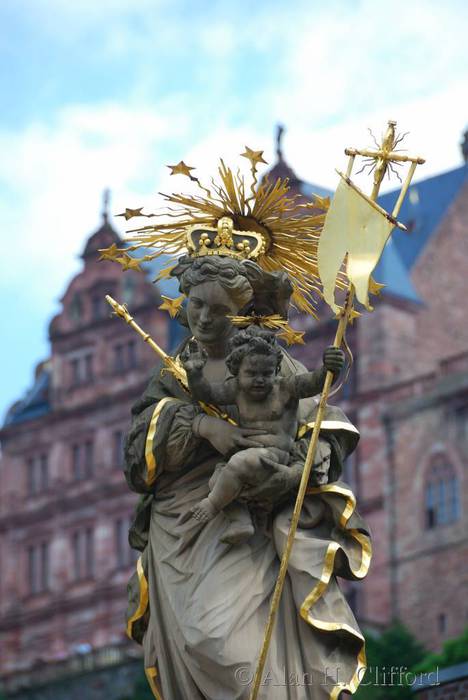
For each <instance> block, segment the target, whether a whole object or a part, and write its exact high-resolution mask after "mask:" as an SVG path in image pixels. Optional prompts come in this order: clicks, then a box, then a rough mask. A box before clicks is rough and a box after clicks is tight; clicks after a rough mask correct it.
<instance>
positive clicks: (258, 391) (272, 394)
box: [181, 326, 344, 544]
mask: <svg viewBox="0 0 468 700" xmlns="http://www.w3.org/2000/svg"><path fill="white" fill-rule="evenodd" d="M228 349H229V351H230V353H229V355H228V356H227V358H226V366H227V369H228V370H229V372H230V373H231V374H232V377H231V378H228V379H227V380H225V381H224V382H218V383H210V382H209V381H208V380H207V379H206V378H205V377H204V376H203V368H204V366H205V364H206V360H207V353H206V351H204V350H203V349H202V348H201V347H199V346H198V344H197V343H196V341H190V342H189V343H188V345H187V348H186V351H185V352H184V354H183V355H182V356H181V360H182V364H183V366H184V369H185V370H186V372H187V376H188V382H189V388H190V392H191V394H192V396H193V397H194V398H195V399H197V400H198V401H204V402H206V403H211V404H215V405H221V406H230V405H236V406H237V409H238V413H239V425H240V426H241V427H243V428H252V429H255V430H258V431H259V434H258V435H256V436H255V440H256V441H257V442H258V443H260V444H261V445H262V447H250V448H247V449H244V450H240V451H236V452H234V454H232V455H231V456H229V459H228V461H227V462H223V463H220V464H218V465H217V467H216V469H215V471H214V473H213V476H212V477H211V479H210V481H209V484H208V485H209V487H210V493H209V494H208V496H207V497H206V498H204V499H203V500H202V501H201V502H200V503H199V504H197V505H195V506H194V507H193V508H192V509H191V512H190V515H192V517H194V518H196V519H197V520H200V521H202V522H206V521H208V520H211V519H212V518H214V517H215V516H216V514H217V513H218V512H219V511H220V510H224V511H225V513H226V514H228V518H229V520H230V522H231V525H230V527H229V528H228V530H227V531H226V533H225V534H224V535H223V537H222V538H221V541H222V542H227V543H229V544H238V543H240V542H243V541H245V540H247V539H249V537H251V536H252V535H253V534H254V532H255V529H254V525H253V523H252V519H251V517H250V513H249V510H248V507H247V506H246V505H240V504H237V505H235V504H234V503H233V501H234V500H235V499H237V498H238V497H239V496H240V495H241V492H242V489H243V487H244V486H247V487H248V486H257V485H258V484H260V483H261V482H262V481H265V480H266V478H267V477H268V476H269V475H270V473H271V469H270V470H269V469H268V466H269V465H271V463H272V462H274V463H278V464H284V465H287V464H289V463H290V462H292V463H294V461H295V455H294V454H291V450H292V448H293V445H294V439H295V437H296V435H297V428H298V415H297V413H298V408H299V400H300V399H304V398H307V397H310V396H315V395H317V394H319V393H320V391H321V390H322V388H323V384H324V381H325V376H326V373H327V370H330V371H332V372H333V374H334V377H335V378H336V377H337V376H338V374H339V372H340V370H341V369H342V367H343V364H344V354H343V352H342V351H341V350H340V349H339V348H335V347H329V348H327V350H325V353H324V356H323V366H322V367H321V368H320V369H318V370H316V371H315V372H304V373H303V374H296V375H291V376H289V377H283V376H281V375H280V374H279V371H280V368H281V363H282V359H283V354H282V352H281V349H280V347H279V345H278V344H277V342H276V337H275V334H274V333H272V332H269V331H265V330H260V329H259V328H258V327H256V326H251V327H250V328H248V329H247V330H245V331H241V332H239V333H238V334H237V335H235V336H234V337H233V338H232V339H231V341H230V343H229V346H228ZM203 420H204V416H203V415H200V416H198V417H197V420H196V422H195V425H194V431H195V432H197V431H198V428H199V423H200V422H201V421H203ZM325 463H326V464H328V465H329V457H328V455H327V457H326V459H325ZM323 476H325V474H324V475H323ZM228 506H230V508H229V510H228ZM185 519H186V517H185V518H183V520H185Z"/></svg>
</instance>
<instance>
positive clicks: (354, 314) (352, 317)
mask: <svg viewBox="0 0 468 700" xmlns="http://www.w3.org/2000/svg"><path fill="white" fill-rule="evenodd" d="M359 316H362V314H361V313H359V311H356V309H355V308H354V307H353V308H352V309H351V311H350V312H349V315H348V323H349V324H350V325H351V326H352V325H353V323H354V321H355V320H356V319H357V318H359Z"/></svg>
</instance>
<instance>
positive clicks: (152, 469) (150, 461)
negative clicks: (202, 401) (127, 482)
mask: <svg viewBox="0 0 468 700" xmlns="http://www.w3.org/2000/svg"><path fill="white" fill-rule="evenodd" d="M169 401H178V399H174V398H172V396H167V397H166V398H164V399H161V401H158V403H157V404H156V408H155V409H154V411H153V415H152V416H151V422H150V424H149V428H148V433H147V435H146V443H145V460H146V470H147V477H146V483H147V485H148V486H151V485H152V484H154V482H155V480H156V467H157V465H156V457H155V456H154V451H153V443H154V438H155V435H156V427H157V423H158V419H159V416H160V415H161V411H162V409H163V408H164V406H165V405H166V404H167V403H169Z"/></svg>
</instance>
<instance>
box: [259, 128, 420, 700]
mask: <svg viewBox="0 0 468 700" xmlns="http://www.w3.org/2000/svg"><path fill="white" fill-rule="evenodd" d="M395 126H396V122H394V121H389V122H388V127H387V131H386V133H385V135H384V136H383V138H382V143H381V145H380V147H379V148H378V150H377V151H372V150H365V151H359V150H357V149H346V150H345V153H346V154H347V155H348V156H349V161H348V167H347V171H346V175H344V176H343V175H341V173H340V175H341V177H342V182H341V183H340V185H342V184H343V182H345V183H346V186H347V187H348V190H351V189H352V190H353V191H354V193H355V194H354V195H353V196H358V197H361V198H362V199H363V201H367V202H368V204H369V205H370V208H371V209H373V210H374V216H375V215H376V214H377V212H376V209H380V207H378V205H377V204H375V202H376V199H377V196H378V193H379V190H380V185H381V183H382V180H383V178H384V176H385V173H386V172H387V169H388V168H389V167H390V168H391V167H392V163H395V162H401V161H404V162H406V161H410V162H411V166H410V170H409V173H408V176H407V178H406V180H405V183H404V185H403V187H402V190H401V192H400V196H399V197H398V200H397V202H396V204H395V207H394V209H393V212H392V214H391V215H388V214H387V213H386V212H384V211H383V210H381V211H380V212H379V214H383V215H384V216H385V217H386V219H387V223H386V230H384V231H383V232H381V231H379V234H381V242H382V245H381V249H380V252H378V254H377V255H376V254H375V250H374V251H371V253H374V255H373V257H374V258H375V260H373V264H372V265H371V264H369V260H367V259H365V258H366V256H365V255H364V256H362V259H361V261H360V262H361V263H362V262H363V261H364V263H365V264H364V267H365V269H366V272H367V279H366V289H365V294H364V295H363V294H362V282H363V279H362V277H363V273H362V271H361V273H360V275H359V274H356V279H354V277H352V276H351V274H350V265H351V261H350V257H349V256H348V259H347V272H348V277H349V280H350V283H349V286H348V290H347V294H346V300H345V303H344V306H343V307H342V308H341V309H339V310H338V318H339V321H338V327H337V330H336V335H335V340H334V343H333V345H334V346H335V347H337V348H340V347H341V345H342V343H343V339H344V335H345V331H346V327H347V325H348V323H349V322H350V321H351V320H352V318H353V316H354V315H356V313H355V312H354V298H355V295H356V284H357V283H358V281H359V283H360V284H359V294H358V299H359V301H361V302H362V303H363V304H364V305H365V306H366V307H367V308H368V309H369V310H370V307H369V304H368V298H367V296H368V295H367V293H368V289H369V278H370V273H371V272H372V270H373V268H374V267H375V265H376V264H377V262H378V259H379V258H380V255H381V253H382V250H383V248H384V245H385V243H386V240H387V239H388V236H389V235H390V232H391V230H392V228H393V226H395V225H398V226H399V227H400V228H405V227H404V226H402V225H401V224H398V222H397V221H396V217H397V216H398V213H399V211H400V208H401V205H402V203H403V200H404V197H405V194H406V192H407V191H408V188H409V186H410V184H411V180H412V177H413V175H414V172H415V169H416V166H417V165H418V164H420V163H424V160H423V159H422V158H413V157H410V156H404V157H402V156H401V155H400V154H399V153H397V152H396V151H395V150H394V149H395V146H396V145H397V143H398V142H399V140H401V138H398V137H395ZM356 156H365V157H366V158H367V159H368V162H369V163H370V164H371V165H372V170H374V177H373V188H372V193H371V195H370V197H367V196H366V195H364V193H362V192H360V190H358V189H357V188H356V187H355V186H354V185H352V183H351V182H350V180H349V178H350V175H351V172H352V168H353V164H354V160H355V157H356ZM358 193H359V194H358ZM348 194H349V192H348ZM330 209H331V208H330ZM329 213H330V212H329ZM379 214H377V215H379ZM327 219H328V217H327ZM326 226H327V220H326V221H325V227H324V231H323V232H322V236H323V235H324V232H325V228H326ZM363 232H364V231H363ZM339 233H341V232H340V231H339ZM356 233H357V234H358V235H359V233H361V231H357V232H356ZM321 240H322V239H321ZM359 245H360V247H361V251H360V252H361V254H362V245H363V241H362V240H361V241H360V242H359ZM343 253H349V251H346V250H344V248H343V247H342V248H341V250H340V249H338V253H337V255H338V257H337V256H336V255H335V260H334V261H333V264H332V265H331V272H330V270H326V272H327V273H328V277H329V278H330V279H329V282H332V285H331V287H330V286H329V288H331V289H332V290H334V287H335V278H336V274H337V272H338V269H339V267H340V266H341V263H342V261H343V257H344V255H343ZM340 255H341V258H340V257H339V256H340ZM367 257H369V256H367ZM336 263H338V264H336ZM357 267H358V268H359V265H358V266H357ZM361 267H363V266H362V265H361ZM320 268H321V265H320V244H319V273H320V276H321V278H322V281H323V277H322V272H321V270H320ZM364 277H365V275H364ZM358 278H359V279H358ZM355 282H356V284H355ZM324 291H325V284H324ZM332 295H333V301H331V300H330V298H329V296H328V297H327V294H324V296H325V299H326V300H327V301H328V303H330V305H331V306H332V308H334V310H337V308H338V307H336V305H335V304H334V292H332ZM332 381H333V373H332V372H327V374H326V377H325V382H324V386H323V389H322V394H321V396H320V401H319V405H318V409H317V415H316V418H315V423H314V428H313V431H312V437H311V439H310V442H309V447H308V450H307V456H306V459H305V462H304V469H303V472H302V477H301V482H300V484H299V489H298V493H297V497H296V502H295V504H294V510H293V514H292V517H291V524H290V527H289V532H288V537H287V540H286V546H285V549H284V552H283V556H282V558H281V564H280V569H279V573H278V578H277V580H276V585H275V588H274V591H273V595H272V599H271V604H270V611H269V614H268V620H267V624H266V627H265V633H264V638H263V643H262V648H261V650H260V655H259V658H258V662H257V668H256V671H255V676H254V679H253V685H252V691H251V694H250V700H256V699H257V696H258V692H259V689H260V684H261V681H262V675H263V670H264V668H265V663H266V659H267V654H268V649H269V645H270V641H271V636H272V633H273V628H274V624H275V619H276V614H277V611H278V607H279V603H280V600H281V594H282V592H283V587H284V582H285V578H286V573H287V570H288V563H289V558H290V556H291V550H292V547H293V544H294V538H295V535H296V531H297V526H298V522H299V517H300V514H301V510H302V506H303V503H304V498H305V495H306V491H307V488H308V485H309V479H310V474H311V471H312V465H313V462H314V458H315V453H316V450H317V445H318V440H319V433H320V428H321V424H322V420H323V418H324V415H325V410H326V404H327V399H328V396H329V393H330V389H331V385H332Z"/></svg>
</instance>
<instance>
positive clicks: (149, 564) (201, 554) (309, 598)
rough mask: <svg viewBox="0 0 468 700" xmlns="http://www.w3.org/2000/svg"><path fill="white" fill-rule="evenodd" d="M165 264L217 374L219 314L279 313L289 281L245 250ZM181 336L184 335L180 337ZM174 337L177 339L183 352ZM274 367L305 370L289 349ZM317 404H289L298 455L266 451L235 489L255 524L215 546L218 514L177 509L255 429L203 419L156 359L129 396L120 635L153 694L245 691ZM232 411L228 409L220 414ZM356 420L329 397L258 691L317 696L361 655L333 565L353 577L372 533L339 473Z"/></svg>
mask: <svg viewBox="0 0 468 700" xmlns="http://www.w3.org/2000/svg"><path fill="white" fill-rule="evenodd" d="M172 274H173V275H175V276H176V277H177V278H178V280H179V284H180V289H181V291H182V292H183V293H184V294H186V295H187V307H186V323H187V325H188V327H189V329H190V332H191V334H192V336H194V337H195V339H196V340H197V341H198V343H199V344H200V345H201V346H202V348H203V349H204V350H205V352H206V353H207V362H206V365H205V368H204V372H205V375H206V377H207V379H208V380H209V381H217V382H219V381H222V380H223V378H224V377H225V376H226V371H227V370H226V365H225V358H226V354H227V344H228V341H229V339H230V337H231V336H232V334H233V333H235V332H236V328H235V327H234V326H233V324H232V323H231V321H230V319H229V318H228V317H229V316H235V315H238V314H241V313H246V312H248V309H249V308H251V307H252V305H254V306H255V310H256V312H258V313H270V314H271V313H278V312H280V313H282V314H284V311H285V308H286V307H287V306H288V303H289V296H290V294H291V285H290V283H289V280H288V277H287V275H286V274H285V273H267V272H264V271H262V270H261V269H260V268H259V267H258V266H257V265H256V264H255V263H253V262H252V261H250V260H238V259H234V258H232V257H224V256H204V257H198V258H197V257H196V258H189V257H185V258H182V259H181V260H180V261H179V264H178V265H177V266H176V267H175V268H174V270H173V271H172ZM185 342H187V341H185ZM184 346H185V343H183V344H182V346H181V347H180V348H179V353H180V352H182V351H183V349H184ZM280 371H281V373H282V374H283V375H290V374H292V373H302V372H304V371H305V370H304V367H303V366H302V365H301V364H300V363H299V362H297V361H295V360H294V359H292V358H291V357H290V356H289V355H288V354H287V353H286V352H284V357H283V362H282V366H281V370H280ZM315 407H316V401H315V400H314V399H304V400H302V401H301V402H300V409H299V418H300V424H301V427H300V429H299V432H298V436H297V442H296V445H295V455H296V460H295V463H294V464H293V465H289V466H284V465H280V464H274V463H272V464H271V465H270V466H271V476H270V477H269V478H268V479H267V480H266V481H265V482H264V483H262V484H260V485H259V486H256V487H255V488H253V489H251V491H250V492H248V491H247V492H244V494H243V497H244V500H246V501H247V502H248V504H249V507H250V510H251V513H252V517H253V519H254V522H255V534H254V536H253V537H252V538H251V539H249V540H248V541H247V542H245V543H242V544H237V545H231V544H226V543H223V542H222V541H221V540H222V535H223V532H225V531H226V529H227V528H228V527H229V521H228V519H227V516H226V514H225V513H224V512H220V513H218V514H217V515H216V516H215V517H214V518H213V519H212V520H210V521H209V522H208V523H206V524H200V523H199V522H198V521H197V520H194V519H193V518H189V519H186V518H185V519H184V517H183V516H184V515H185V514H186V513H187V512H189V511H190V509H191V508H192V507H193V506H194V505H195V504H196V503H198V502H199V501H200V500H201V499H203V498H205V497H206V496H207V494H208V490H209V487H208V482H209V479H210V477H211V476H212V474H213V471H214V469H215V467H216V465H217V464H218V463H219V462H220V461H222V460H223V458H225V456H226V455H229V454H232V453H233V452H235V451H237V450H243V449H246V448H248V447H255V446H256V445H257V443H256V441H255V438H256V435H257V434H258V431H256V430H249V429H243V428H240V427H238V426H237V425H235V420H236V415H235V412H236V407H235V406H221V407H218V408H219V409H220V410H221V411H222V412H224V413H225V414H226V416H224V417H217V416H212V415H210V416H207V417H205V418H204V419H203V420H200V419H199V418H198V417H199V415H200V413H201V412H202V408H201V407H200V405H198V404H196V403H194V402H193V401H192V400H191V397H190V396H189V395H188V393H187V392H186V391H185V390H184V389H183V387H182V386H181V385H180V384H179V383H178V381H177V380H176V379H175V378H174V376H172V375H171V374H169V373H168V372H165V371H164V369H163V370H162V371H161V368H160V367H156V370H155V372H154V375H153V377H152V379H151V381H150V383H149V385H148V387H147V389H146V391H145V393H144V394H143V396H142V398H141V399H140V400H139V401H138V403H137V404H136V405H135V406H134V408H133V411H132V412H133V424H132V427H131V430H130V433H129V435H128V439H127V444H126V478H127V481H128V484H129V486H130V488H132V489H133V490H134V491H136V492H138V493H140V494H142V498H141V501H140V504H139V507H138V509H137V514H136V518H135V522H134V525H133V527H132V529H131V531H130V542H131V544H132V546H134V547H135V548H137V549H139V550H140V551H141V552H142V555H141V557H140V559H139V561H138V570H137V573H136V574H135V575H134V577H133V578H132V580H131V581H130V584H129V610H128V617H127V623H128V624H127V632H128V634H129V636H130V637H131V638H133V639H135V640H136V641H138V642H139V643H141V644H142V645H143V649H144V658H145V669H146V673H147V677H148V680H149V683H150V685H151V687H152V689H153V693H154V695H155V697H156V698H158V697H161V698H164V700H185V699H186V700H241V699H242V700H246V699H247V698H248V697H249V693H250V690H251V681H252V677H253V674H254V671H255V664H256V659H257V657H258V653H259V650H260V647H261V644H262V640H263V633H264V627H265V623H266V620H267V616H268V610H269V604H270V599H271V595H272V591H273V588H274V585H275V581H276V577H277V574H278V569H279V562H280V558H281V555H282V551H283V549H284V545H285V542H286V537H287V532H288V527H289V519H290V517H291V513H292V508H293V505H294V500H295V494H296V492H297V487H298V484H299V480H300V476H301V471H302V466H303V460H304V457H305V452H306V450H307V442H308V439H307V437H308V434H309V433H308V431H310V428H311V425H313V420H314V418H313V416H314V410H315ZM227 418H229V419H230V420H227ZM357 438H358V434H357V430H356V429H355V428H354V427H353V426H352V425H351V424H350V423H349V422H348V421H347V419H346V418H345V417H344V416H343V414H342V413H341V412H340V411H339V409H334V408H332V407H329V408H328V413H327V415H326V416H325V420H324V422H323V424H322V431H321V438H320V442H319V449H318V450H317V455H316V458H315V465H314V468H313V470H312V475H313V476H312V477H311V483H310V488H309V491H308V496H307V497H306V501H305V504H304V509H303V511H302V516H301V521H300V527H299V529H298V531H297V535H296V539H295V543H294V547H293V552H292V556H291V559H290V563H289V569H288V576H287V581H286V585H285V588H284V591H283V595H282V598H281V603H280V607H279V611H278V616H277V621H276V626H275V630H274V633H273V639H272V642H271V645H270V650H269V656H268V661H267V664H266V669H265V676H264V679H263V683H262V686H261V690H260V694H259V698H261V699H262V700H266V698H268V700H307V699H310V700H312V699H313V700H317V699H319V698H329V697H334V698H337V697H338V696H339V694H340V692H341V691H342V690H348V691H351V692H353V691H354V690H355V689H356V687H357V686H358V685H359V681H360V679H361V678H360V676H362V673H363V669H364V667H365V656H364V651H363V638H362V635H361V633H360V631H359V628H358V626H357V623H356V621H355V619H354V616H353V614H352V612H351V610H350V608H349V606H348V605H347V603H346V600H345V598H344V596H343V594H342V593H341V591H340V589H339V587H338V584H337V581H336V577H337V576H342V577H345V578H348V579H359V578H362V577H363V576H364V575H365V573H366V572H367V568H368V563H369V556H370V544H369V536H368V533H367V530H366V527H365V525H364V524H363V522H362V520H361V519H360V517H359V516H358V515H357V513H356V512H355V509H354V506H355V501H354V497H353V495H352V493H351V491H350V489H349V488H348V487H347V486H345V485H344V484H343V483H341V482H339V481H338V479H339V476H340V473H341V466H342V462H343V459H344V458H345V457H346V456H347V455H348V454H349V453H350V452H351V451H352V449H354V447H355V445H356V442H357Z"/></svg>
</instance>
